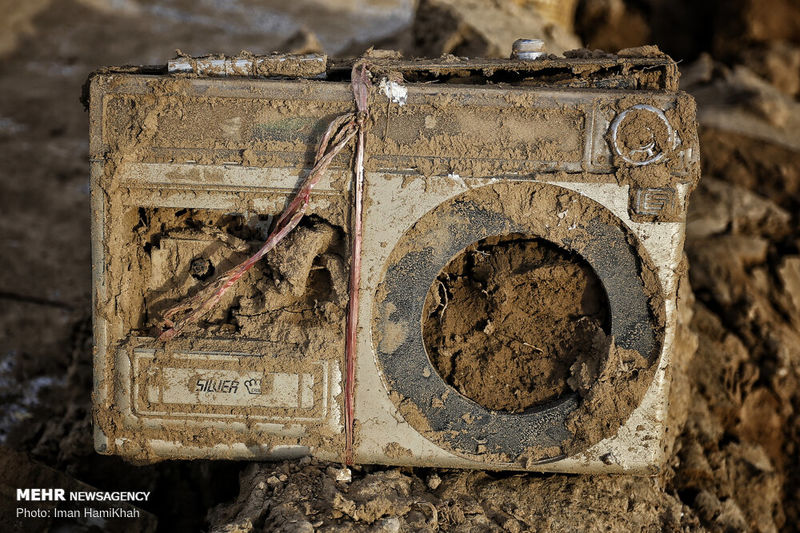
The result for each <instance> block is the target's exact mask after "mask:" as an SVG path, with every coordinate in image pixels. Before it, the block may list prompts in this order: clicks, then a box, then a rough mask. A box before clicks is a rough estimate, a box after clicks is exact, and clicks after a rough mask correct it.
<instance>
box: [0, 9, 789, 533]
mask: <svg viewBox="0 0 800 533" xmlns="http://www.w3.org/2000/svg"><path fill="white" fill-rule="evenodd" d="M529 3H532V2H527V1H526V0H514V1H512V2H509V3H508V4H504V5H502V6H500V7H498V5H497V4H496V3H494V2H490V1H488V0H487V1H478V0H471V1H470V2H463V3H460V5H461V6H462V7H461V9H462V10H465V11H458V10H455V11H453V10H452V9H451V8H452V5H453V4H454V3H453V2H447V1H444V0H426V1H422V2H421V5H420V6H419V12H418V15H417V18H416V20H415V18H414V17H415V11H414V9H415V8H414V6H413V5H412V3H411V2H410V1H399V0H398V1H392V0H382V1H375V2H366V1H361V2H354V3H351V2H345V1H344V0H338V1H335V2H325V3H323V2H318V1H313V0H298V1H296V2H293V3H292V5H291V6H285V5H283V3H280V2H261V3H256V2H252V1H247V0H241V1H231V2H210V1H209V2H200V3H197V2H189V1H181V0H168V1H164V2H159V3H157V2H154V1H149V0H114V1H111V0H64V1H58V2H51V1H49V0H31V1H28V2H24V3H18V2H13V1H0V9H1V10H2V11H1V12H2V13H3V15H4V16H3V17H2V21H0V90H1V91H2V94H3V98H0V162H2V166H0V168H2V174H0V176H2V177H1V178H0V180H1V182H2V194H0V213H2V216H0V235H1V236H2V237H0V266H2V268H0V302H1V303H2V312H0V398H2V404H3V409H2V410H0V440H2V442H3V445H4V446H6V448H4V450H3V453H4V457H5V459H6V460H5V461H2V462H0V471H2V475H0V479H4V480H6V481H5V483H6V484H0V486H2V487H3V490H2V491H0V492H1V493H2V494H3V495H4V498H5V497H7V495H8V494H11V493H9V492H8V488H9V487H15V486H20V485H19V484H20V483H21V482H24V481H26V480H27V481H28V482H30V481H31V480H35V479H43V478H42V476H43V475H44V473H46V474H47V475H48V476H52V477H54V478H55V479H61V480H62V481H63V482H64V483H67V482H76V480H79V481H80V482H83V483H87V484H89V485H91V486H95V487H98V488H101V489H104V490H114V489H122V490H138V489H143V490H153V491H154V496H153V498H151V501H150V502H149V503H148V504H147V505H146V506H144V507H145V510H146V511H147V512H148V513H150V514H148V515H147V517H148V519H147V520H142V521H141V523H140V524H138V525H136V526H135V527H139V530H143V531H145V530H148V529H150V528H152V527H153V524H155V521H156V520H157V521H158V527H159V529H161V530H163V531H183V530H190V531H191V530H198V529H210V530H213V531H251V530H268V531H273V530H274V531H313V530H314V529H315V528H316V529H319V530H339V531H417V530H422V531H424V530H430V531H435V530H437V529H440V530H445V531H502V530H508V531H527V530H534V531H576V530H582V531H619V530H623V531H662V530H667V531H676V530H685V531H705V530H708V531H750V530H752V531H778V530H782V531H795V530H797V529H798V527H800V526H798V524H799V523H800V482H799V481H798V480H800V450H799V449H798V445H799V444H800V418H799V417H798V416H797V413H798V411H800V387H799V385H800V383H798V381H799V380H800V333H798V332H799V331H800V229H799V228H800V225H799V224H798V222H800V221H799V220H798V218H799V217H800V215H799V213H800V104H798V97H799V96H800V5H799V4H797V2H794V1H792V0H769V1H764V2H756V1H755V0H736V1H734V2H722V1H716V2H714V1H706V2H691V1H689V0H678V1H671V2H666V1H664V0H637V1H633V0H630V1H628V2H625V1H624V0H583V1H581V2H579V4H578V8H577V13H576V18H575V25H574V26H575V32H576V33H572V31H571V29H570V28H565V27H563V26H556V25H554V24H550V23H547V21H546V20H545V19H544V18H542V17H540V16H538V15H535V14H531V12H530V10H529V9H528V8H529V5H528V4H529ZM442 6H445V7H447V9H445V10H443V7H442ZM448 6H449V7H448ZM470 10H472V11H470ZM443 13H444V14H443ZM480 13H483V16H477V14H480ZM434 15H435V16H440V17H444V19H441V20H445V22H446V23H438V24H434V23H432V22H431V20H433V17H434ZM448 17H449V18H448ZM511 20H513V24H515V26H513V28H514V31H525V32H526V33H525V36H529V37H531V36H542V37H545V38H546V39H547V40H548V44H549V46H550V47H551V49H553V50H558V49H559V48H560V49H564V48H569V47H572V46H573V45H575V44H576V43H579V42H581V41H583V42H584V43H586V45H587V46H589V47H591V48H598V47H602V48H606V49H611V50H613V49H617V48H622V47H628V46H636V45H640V44H645V43H656V44H659V45H660V46H661V48H662V49H663V50H665V51H666V52H667V53H669V54H671V55H672V56H673V57H674V58H675V59H679V60H681V69H682V73H683V80H682V85H683V88H684V89H685V90H688V91H689V92H691V93H692V94H694V95H695V96H696V98H697V100H698V105H699V108H698V115H699V118H700V123H701V129H700V131H701V147H702V164H703V180H702V182H701V185H700V187H699V188H698V190H697V191H696V192H695V193H694V195H693V197H692V200H691V202H692V203H691V209H690V215H689V226H688V236H687V242H686V250H687V255H688V258H689V261H690V269H689V277H690V281H691V286H692V288H693V290H694V295H693V296H692V294H691V293H690V292H689V291H688V290H687V291H685V293H684V296H685V298H684V304H685V306H684V308H683V311H682V319H683V322H684V325H683V326H682V334H681V342H682V349H683V350H685V352H686V353H693V352H695V350H696V354H695V356H694V357H693V358H692V359H690V360H689V361H687V362H686V365H685V368H681V369H679V370H680V372H679V374H678V379H677V380H676V383H677V387H676V391H675V396H674V399H675V405H676V406H677V407H676V409H675V410H674V415H675V417H676V420H675V422H676V427H678V428H680V433H679V435H678V436H677V438H676V441H675V445H674V450H673V453H672V456H671V458H670V460H669V463H668V466H667V468H666V472H665V474H664V475H662V476H660V477H658V478H632V477H609V476H592V477H589V476H561V475H535V474H525V475H521V474H508V473H503V474H498V473H487V472H459V471H442V470H434V469H415V470H410V469H395V468H384V467H363V468H355V469H353V471H352V472H345V471H341V470H340V467H339V466H338V465H329V464H322V463H318V462H315V461H308V460H304V461H300V462H293V463H283V464H269V463H264V464H249V463H222V462H205V461H196V462H186V463H170V462H167V463H161V464H158V465H151V466H134V465H129V464H126V463H124V462H122V461H121V460H119V459H116V458H114V457H104V456H99V455H96V454H95V453H94V452H93V450H92V445H91V431H90V426H91V417H90V396H89V391H90V389H91V338H90V334H91V332H90V269H89V234H88V225H89V208H88V176H87V158H88V146H87V122H86V121H87V119H86V115H85V113H84V111H83V109H82V106H81V104H80V103H79V97H80V94H81V85H82V83H83V81H84V80H85V78H86V75H87V74H88V72H90V71H91V70H93V69H95V68H96V67H99V66H101V65H106V64H123V63H144V64H148V63H150V64H153V63H163V62H164V61H165V60H166V59H167V58H169V57H171V56H172V55H173V51H174V49H175V48H181V49H183V50H184V51H185V52H188V53H195V54H198V53H203V52H206V51H220V52H226V53H236V52H238V51H239V50H240V49H243V48H246V49H250V50H253V51H267V50H272V49H313V48H322V49H324V50H325V51H327V52H328V53H350V54H352V53H358V52H360V51H361V50H363V49H364V48H366V46H368V45H369V44H371V43H373V42H377V43H379V44H381V45H383V46H393V47H398V48H401V49H403V50H404V51H405V52H406V54H407V55H439V54H441V53H443V52H447V53H456V54H467V55H480V54H487V55H492V54H501V53H502V55H504V54H505V53H506V50H507V49H508V47H510V41H509V39H510V40H513V38H515V37H517V36H518V35H516V34H511V33H510V31H505V32H499V31H498V29H497V28H508V27H512V26H510V24H512V22H509V21H511ZM504 21H505V22H504ZM519 24H523V26H522V28H523V29H519V30H518V29H516V28H518V27H519V26H516V25H519ZM506 41H509V42H508V43H506ZM9 458H13V460H11V459H9ZM22 476H25V477H22ZM52 477H51V478H48V479H52ZM7 510H8V509H7V505H6V504H3V505H2V506H0V511H3V519H4V520H6V522H5V523H4V524H2V525H0V529H2V530H14V528H16V527H22V526H20V524H19V523H17V522H15V521H14V519H12V518H10V517H9V516H8V515H7V514H5V512H6V511H7ZM50 527H51V529H52V530H59V529H58V527H60V526H59V525H58V524H51V526H50ZM132 527H134V526H132ZM73 530H80V529H73Z"/></svg>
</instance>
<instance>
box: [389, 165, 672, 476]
mask: <svg viewBox="0 0 800 533" xmlns="http://www.w3.org/2000/svg"><path fill="white" fill-rule="evenodd" d="M509 236H510V237H509ZM519 236H524V239H523V246H528V247H529V248H531V247H532V246H533V244H535V245H536V248H540V250H538V252H537V253H539V255H540V256H542V257H541V258H542V259H545V258H544V255H547V256H548V257H547V258H546V259H547V260H548V261H550V262H551V263H553V262H554V263H555V265H559V264H560V267H563V268H566V267H567V265H572V268H578V269H579V270H581V271H582V272H586V271H585V270H584V269H583V265H582V264H581V263H583V262H584V261H585V265H586V266H588V269H587V270H588V273H589V275H587V276H586V278H587V280H586V281H585V283H586V287H588V288H589V292H590V294H594V295H595V296H596V295H597V292H599V293H601V294H602V295H603V296H604V297H605V299H603V298H596V300H595V303H599V306H596V307H599V309H595V308H591V306H589V308H587V309H586V310H584V309H583V308H581V310H580V313H578V314H577V316H576V322H577V321H581V320H583V322H584V324H583V326H584V327H585V329H586V331H585V332H584V334H585V335H586V336H587V337H588V336H593V337H594V339H595V340H596V342H597V345H598V346H599V347H600V348H599V349H600V350H604V353H602V354H600V355H598V354H597V353H593V352H592V351H589V352H588V353H581V352H579V353H572V354H571V355H570V356H567V359H569V358H572V362H570V363H569V377H568V378H567V379H555V380H551V381H558V384H557V385H555V386H554V387H552V388H551V390H550V391H548V390H547V389H546V388H541V387H538V388H536V389H537V392H536V393H533V394H530V395H529V396H527V397H525V398H523V399H522V401H517V402H516V403H515V402H514V401H512V400H513V392H512V393H511V395H510V396H507V397H506V398H509V397H511V398H512V400H508V399H506V400H505V401H503V400H502V399H501V400H499V401H495V402H494V403H492V402H487V401H486V397H487V396H493V397H494V398H495V399H497V398H502V397H503V395H502V394H501V395H498V394H494V395H491V394H490V395H485V394H484V395H483V396H481V395H480V394H478V393H477V392H476V390H477V388H480V387H475V386H474V383H473V385H471V388H469V389H468V388H466V387H465V386H464V383H465V382H469V381H470V380H469V379H467V380H466V381H465V380H464V379H461V378H463V377H466V373H467V371H468V369H467V368H462V369H459V368H456V369H455V370H454V368H453V367H454V366H456V367H457V366H458V364H457V363H456V364H455V365H453V360H452V357H451V356H452V355H453V354H452V350H451V348H453V347H454V346H455V345H456V344H459V343H461V344H462V345H463V343H464V340H465V338H466V336H465V334H464V333H469V331H467V328H468V327H470V328H471V331H472V332H474V330H475V329H476V327H480V326H483V328H482V330H480V331H481V333H482V334H483V335H491V333H492V331H493V330H492V327H493V326H494V327H497V324H493V323H490V322H489V319H488V318H487V317H483V318H481V319H480V320H485V321H486V323H485V324H484V323H475V324H470V323H468V322H469V321H468V320H465V319H463V317H462V318H461V319H459V318H457V317H455V318H454V320H453V321H451V323H450V324H449V325H448V326H447V327H448V328H449V329H447V330H445V333H447V334H448V336H447V338H444V335H443V334H442V330H441V328H437V327H436V325H435V324H432V323H431V322H430V321H431V320H434V321H435V320H439V319H443V320H444V321H445V322H447V321H448V318H447V309H446V308H445V307H444V306H445V305H447V306H449V305H450V302H449V301H447V302H446V301H444V298H445V297H446V298H450V295H452V294H453V292H452V289H453V288H454V287H455V288H456V292H460V295H461V296H462V297H463V299H464V303H465V304H466V305H468V306H469V305H472V306H473V310H472V313H471V315H474V316H478V315H481V312H480V309H474V308H475V307H478V308H479V307H480V305H481V301H480V300H476V299H472V300H470V293H472V294H474V293H475V291H476V290H477V291H478V292H480V290H482V289H481V288H478V287H463V283H466V280H462V281H463V282H462V286H459V282H458V280H457V279H456V280H453V281H452V283H450V281H449V278H448V282H449V283H450V287H448V286H447V284H445V283H444V280H442V279H441V278H440V276H441V275H442V274H449V271H448V269H449V268H450V267H452V268H453V269H454V270H457V269H458V268H460V265H459V264H458V263H457V261H458V259H457V257H458V256H460V255H461V254H463V253H465V252H466V255H470V252H471V251H475V252H480V251H484V252H485V251H486V250H481V249H480V248H481V246H482V245H483V246H485V245H486V243H491V244H492V245H496V244H500V243H503V242H509V241H508V239H509V238H510V239H511V241H512V242H513V240H514V239H515V238H517V239H518V237H519ZM525 241H527V242H528V244H527V245H525V244H524V243H525ZM545 243H547V244H545ZM514 246H517V245H514ZM506 248H508V246H506ZM545 250H546V251H547V254H544V251H545ZM529 251H530V252H531V253H533V251H532V250H529ZM478 255H480V254H478ZM490 255H491V254H490ZM503 255H504V254H503V253H500V254H499V255H498V257H502V256H503ZM523 255H524V254H523ZM534 255H535V254H534ZM575 256H578V257H580V258H582V261H575V260H574V258H575ZM505 257H506V259H498V260H499V261H504V260H509V259H510V258H509V253H508V252H507V251H506V253H505ZM454 258H456V259H455V261H456V263H453V261H454ZM545 262H547V261H545ZM495 266H497V265H495ZM517 266H519V265H517ZM509 267H510V268H509V269H510V271H514V268H513V265H509ZM520 270H524V268H522V269H520ZM533 270H535V269H533ZM478 271H480V268H478ZM654 272H655V268H654V267H653V265H652V262H651V261H650V260H649V257H648V256H647V254H646V252H644V250H643V249H642V247H641V246H639V245H638V243H637V241H636V239H635V238H634V237H633V235H631V234H630V233H629V232H628V231H627V230H626V229H625V227H624V225H623V223H622V222H621V221H620V220H619V219H618V218H616V217H615V216H614V215H613V214H611V212H610V211H608V210H607V209H606V208H604V207H603V206H602V205H600V204H599V203H597V202H595V201H593V200H591V199H589V198H587V197H585V196H582V195H580V194H578V193H576V192H574V191H570V190H568V189H565V188H562V187H558V186H554V185H547V184H542V183H535V182H511V181H505V182H501V183H495V184H492V185H487V186H484V187H480V188H476V189H472V190H470V191H468V192H465V193H462V194H460V195H458V196H456V197H454V198H453V199H451V200H449V201H447V202H445V203H443V204H440V205H439V206H437V207H436V208H434V209H433V210H431V211H430V212H428V213H427V214H425V215H424V216H423V217H422V218H420V219H419V220H418V221H417V222H416V223H415V224H414V225H413V226H412V227H411V228H410V229H409V230H408V231H407V232H406V233H405V234H404V235H403V236H402V237H401V238H400V240H399V241H398V243H397V244H396V245H395V247H394V249H393V251H392V253H391V254H390V256H389V260H388V261H387V265H386V270H385V273H384V276H383V279H382V281H381V282H380V283H379V284H378V287H377V290H376V293H375V302H374V304H375V319H374V323H373V346H374V348H375V352H376V356H377V360H378V364H379V365H380V367H381V370H382V375H383V378H384V380H385V384H386V386H387V388H388V389H389V391H390V392H391V393H392V394H391V395H390V397H391V398H392V401H393V402H394V403H395V405H396V406H397V408H398V410H399V412H400V414H401V415H402V416H403V417H404V418H405V420H406V421H407V422H408V423H409V424H410V425H411V426H412V427H413V428H414V429H416V430H417V431H419V432H420V433H422V434H423V435H424V436H425V437H426V438H428V439H429V440H431V441H432V442H433V443H435V444H436V445H438V446H441V447H443V448H445V449H448V450H450V451H452V452H453V453H456V454H458V455H461V456H464V457H467V458H470V459H474V460H479V461H481V460H485V461H494V462H496V461H498V460H500V461H519V460H522V459H526V458H527V459H526V460H528V461H530V460H532V459H533V460H536V461H547V460H555V459H558V458H560V457H562V456H564V455H571V454H573V453H577V452H578V451H581V450H583V449H586V448H588V447H589V446H591V445H592V444H594V443H595V442H597V441H599V440H601V439H602V438H606V437H608V436H612V435H613V434H615V433H616V431H617V429H618V428H619V426H620V425H622V423H624V420H625V419H627V417H628V416H629V415H630V413H631V412H632V411H633V409H635V407H636V406H637V405H638V404H639V402H640V401H641V398H642V397H643V396H644V393H645V391H646V389H647V386H648V385H649V383H650V382H651V381H652V377H653V373H654V368H655V362H656V361H657V359H658V357H659V355H660V352H661V347H662V341H663V328H664V325H663V323H662V321H663V316H664V312H663V306H664V302H663V298H662V296H661V292H660V289H659V288H658V283H657V282H655V281H654V280H655V279H656V278H655V274H654ZM574 273H576V274H577V271H575V272H574ZM540 274H545V272H544V271H542V272H540ZM484 275H485V276H487V280H490V278H491V276H492V274H491V273H488V271H487V272H486V273H485V274H484ZM474 277H475V276H472V280H474ZM545 277H546V276H545ZM593 277H596V280H599V284H600V285H601V288H602V290H600V287H592V278H593ZM456 278H458V276H456ZM440 282H441V284H442V285H445V287H444V292H442V287H441V286H439V285H440ZM523 285H524V284H523ZM448 289H450V290H451V291H450V292H448ZM526 290H528V289H526ZM487 292H488V290H487ZM435 293H438V294H435ZM504 297H508V298H512V299H513V298H516V299H517V300H519V299H520V295H519V294H510V293H509V294H508V295H506V296H504V295H502V294H501V295H497V297H496V298H495V302H494V303H495V304H496V306H498V307H502V306H503V304H504V302H503V298H504ZM533 298H535V295H531V297H530V299H533ZM522 299H523V300H525V299H526V298H525V297H524V295H523V298H522ZM530 299H528V300H530ZM573 299H574V297H573ZM484 303H485V302H484ZM528 305H530V301H528ZM572 305H574V304H572ZM511 307H513V306H512V305H508V306H506V309H505V310H506V311H508V312H509V313H511V312H517V313H518V312H519V310H514V309H511ZM536 307H537V308H539V307H541V306H536ZM579 307H580V306H579ZM437 309H439V311H437ZM442 309H443V311H442ZM437 313H438V316H437ZM604 313H605V315H604ZM488 314H489V310H488V307H487V315H488ZM562 318H563V317H562ZM459 320H463V322H464V323H463V324H459V323H458V321H459ZM587 322H589V323H587ZM591 322H594V323H591ZM459 328H460V329H459ZM573 329H574V328H573ZM437 330H438V333H437ZM495 331H496V330H495ZM487 332H488V333H487ZM451 333H452V335H450V334H451ZM495 337H496V338H497V342H495V341H494V340H492V341H490V342H491V346H492V347H493V348H496V347H497V346H506V347H507V348H508V349H510V350H515V349H520V346H521V347H522V348H525V349H527V348H531V350H530V351H531V353H532V354H535V353H537V350H535V349H534V348H538V349H542V350H543V347H541V346H535V344H534V343H531V342H529V341H528V340H525V339H524V338H523V339H505V340H506V343H505V344H502V342H501V339H500V337H499V336H495ZM520 340H521V342H520ZM426 341H427V346H426ZM562 341H563V342H564V343H565V344H568V342H567V339H562ZM515 342H516V343H517V344H514V343H515ZM551 342H556V341H553V339H552V338H551ZM448 343H451V344H448ZM525 343H527V344H534V346H531V347H527V346H525ZM556 344H557V342H556ZM562 348H563V347H562ZM501 349H502V348H501ZM476 350H477V348H476ZM520 350H521V349H520ZM564 351H566V350H565V349H562V351H561V352H562V353H563V352H564ZM520 353H521V352H520ZM448 358H450V362H449V364H450V366H449V367H448V366H447V365H448V361H447V359H448ZM528 359H529V360H533V359H535V358H534V357H529V358H528ZM598 359H602V361H598ZM593 361H594V363H593ZM521 362H524V361H521ZM565 364H566V363H565V362H560V365H555V366H558V368H557V369H556V375H557V376H558V377H560V378H563V377H564V373H565V370H564V365H565ZM545 367H546V365H545ZM440 369H443V371H441V370H440ZM620 369H622V370H620ZM459 370H463V374H464V376H460V375H459V374H458V372H459ZM550 377H551V378H552V377H553V376H550ZM598 377H602V379H597V378H598ZM474 378H475V376H472V379H473V381H474ZM517 380H518V381H519V382H522V381H523V380H528V381H531V380H532V377H531V376H524V377H518V378H517ZM448 381H449V382H448ZM534 381H535V380H534ZM542 381H543V380H542ZM459 383H461V389H462V391H461V392H459V390H458V389H459ZM565 384H566V386H564V385H565ZM480 386H498V385H497V383H494V384H493V383H490V382H486V383H483V384H481V385H480ZM481 403H483V405H481ZM487 403H488V405H487Z"/></svg>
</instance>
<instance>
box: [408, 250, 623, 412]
mask: <svg viewBox="0 0 800 533" xmlns="http://www.w3.org/2000/svg"><path fill="white" fill-rule="evenodd" d="M610 316H611V312H610V310H609V307H608V299H607V297H606V294H605V290H604V289H603V285H602V283H600V280H599V279H598V277H597V275H596V274H595V273H594V271H593V270H592V268H591V267H590V266H589V264H588V263H587V262H586V260H584V259H583V258H582V257H581V256H579V255H578V254H576V253H571V252H568V251H567V250H564V249H563V248H559V247H557V246H555V245H554V244H553V243H551V242H549V241H546V240H544V239H540V238H536V237H531V236H526V235H519V234H515V235H504V236H495V237H489V238H487V239H483V240H481V241H479V242H477V243H474V244H472V245H470V246H469V247H467V249H466V250H464V251H462V252H461V253H459V254H458V255H456V257H454V258H453V259H452V260H451V261H450V262H449V263H448V264H447V266H446V267H445V268H444V269H443V270H442V271H441V272H440V273H439V275H438V276H437V278H436V280H435V281H434V282H433V284H432V285H431V287H430V288H429V290H428V296H427V298H426V301H425V310H424V312H423V323H422V334H423V338H424V341H425V349H426V351H427V353H428V356H429V358H430V359H431V362H432V363H433V364H434V366H435V367H436V369H437V370H438V373H439V375H440V376H441V377H442V378H443V379H444V380H445V381H446V382H447V383H448V384H449V385H451V386H453V387H454V388H455V389H456V390H457V391H458V392H459V393H461V394H463V395H464V396H466V397H467V398H469V399H471V400H473V401H475V402H476V403H478V404H479V405H481V406H483V407H486V408H488V409H491V410H495V411H507V412H522V411H525V410H526V409H528V408H530V407H534V406H537V405H542V404H544V403H547V402H552V401H553V400H556V399H558V398H559V397H561V396H562V395H563V394H565V393H567V392H570V391H572V389H573V387H570V385H569V383H568V381H574V377H573V378H571V377H570V373H571V369H572V370H573V371H574V370H577V369H578V368H579V366H580V365H581V364H584V363H585V364H587V365H591V366H594V367H596V366H598V365H600V364H601V363H602V359H603V358H604V356H605V354H607V353H608V346H607V340H606V339H607V336H608V334H609V333H610Z"/></svg>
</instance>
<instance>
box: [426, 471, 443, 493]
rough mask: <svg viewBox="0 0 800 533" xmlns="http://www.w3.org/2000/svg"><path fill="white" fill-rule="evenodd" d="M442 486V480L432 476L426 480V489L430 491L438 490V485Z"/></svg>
mask: <svg viewBox="0 0 800 533" xmlns="http://www.w3.org/2000/svg"><path fill="white" fill-rule="evenodd" d="M441 484H442V478H440V477H439V476H437V475H436V474H433V475H432V476H431V477H429V478H428V488H429V489H431V490H436V489H437V488H439V485H441Z"/></svg>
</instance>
